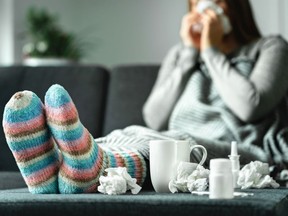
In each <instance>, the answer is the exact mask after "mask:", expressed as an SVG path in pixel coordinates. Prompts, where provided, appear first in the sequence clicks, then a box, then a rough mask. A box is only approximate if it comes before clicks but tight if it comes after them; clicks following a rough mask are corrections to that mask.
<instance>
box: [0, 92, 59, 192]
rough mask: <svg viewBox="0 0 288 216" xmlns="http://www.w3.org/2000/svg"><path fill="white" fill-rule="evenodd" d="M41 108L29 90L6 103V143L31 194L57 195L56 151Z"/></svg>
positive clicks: (19, 93)
mask: <svg viewBox="0 0 288 216" xmlns="http://www.w3.org/2000/svg"><path fill="white" fill-rule="evenodd" d="M43 108H44V106H43V104H42V102H41V100H40V99H39V98H38V97H37V96H36V95H35V94H34V93H33V92H30V91H23V92H18V93H16V94H14V95H13V96H12V98H11V99H10V100H9V102H8V103H7V104H6V106H5V109H4V114H3V122H2V123H3V129H4V133H5V137H6V141H7V143H8V146H9V148H10V150H11V151H12V153H13V156H14V158H15V160H16V163H17V165H18V168H19V170H20V172H21V174H22V176H23V178H24V180H25V182H26V184H27V186H28V189H29V191H30V192H31V193H35V194H37V193H41V194H42V193H44V194H45V193H58V181H57V175H58V169H59V157H58V150H57V147H56V145H55V143H54V141H53V138H52V136H51V134H50V131H49V130H48V127H47V125H46V117H45V114H44V109H43Z"/></svg>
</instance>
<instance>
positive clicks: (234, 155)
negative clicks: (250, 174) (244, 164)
mask: <svg viewBox="0 0 288 216" xmlns="http://www.w3.org/2000/svg"><path fill="white" fill-rule="evenodd" d="M239 157H240V155H238V150H237V142H236V141H232V143H231V154H230V155H229V159H230V161H231V163H232V175H233V184H234V188H238V184H237V181H238V176H239V171H240V162H239Z"/></svg>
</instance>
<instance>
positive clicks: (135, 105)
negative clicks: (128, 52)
mask: <svg viewBox="0 0 288 216" xmlns="http://www.w3.org/2000/svg"><path fill="white" fill-rule="evenodd" d="M158 70H159V65H130V66H119V67H115V68H113V69H112V70H111V73H110V83H109V90H108V99H107V108H106V113H105V121H104V134H108V133H109V132H111V131H112V130H115V129H122V128H124V127H126V126H129V125H145V123H144V120H143V117H142V107H143V104H144V102H145V101H146V99H147V97H148V95H149V93H150V91H151V89H152V87H153V85H154V82H155V79H156V76H157V74H158Z"/></svg>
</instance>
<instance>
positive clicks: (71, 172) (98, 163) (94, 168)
mask: <svg viewBox="0 0 288 216" xmlns="http://www.w3.org/2000/svg"><path fill="white" fill-rule="evenodd" d="M96 159H97V160H95V162H94V163H93V164H91V166H90V167H89V168H87V169H83V168H82V169H77V168H75V167H71V166H69V164H68V163H63V165H62V167H61V170H60V173H61V174H62V175H64V176H66V177H67V178H69V179H71V180H73V181H79V182H85V181H87V179H88V178H89V176H90V177H91V176H93V178H95V177H97V176H98V175H99V173H100V170H101V167H102V166H103V165H104V164H103V161H104V160H103V159H104V157H103V151H102V150H100V149H99V151H98V157H96ZM81 166H82V165H81ZM91 180H92V179H89V181H91Z"/></svg>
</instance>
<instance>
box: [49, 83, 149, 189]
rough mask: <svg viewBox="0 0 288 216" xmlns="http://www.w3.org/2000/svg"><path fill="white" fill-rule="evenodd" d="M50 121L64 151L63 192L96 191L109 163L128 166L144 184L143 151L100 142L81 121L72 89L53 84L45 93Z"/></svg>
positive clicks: (132, 173) (61, 167)
mask: <svg viewBox="0 0 288 216" xmlns="http://www.w3.org/2000/svg"><path fill="white" fill-rule="evenodd" d="M45 109H46V115H47V122H48V125H49V127H50V129H51V132H52V134H53V136H54V139H55V140H56V142H57V144H58V146H59V148H60V149H61V151H62V154H63V163H62V165H61V166H60V171H59V175H58V181H59V191H60V193H89V192H96V191H97V187H98V185H99V177H100V176H101V175H104V174H105V171H104V170H105V169H106V168H108V167H117V166H126V167H127V168H128V172H129V173H130V174H131V176H132V177H136V178H137V179H138V183H139V184H142V183H143V181H144V178H145V174H146V166H145V161H144V159H143V157H142V156H141V155H140V154H137V153H135V152H131V151H128V150H121V151H117V152H115V151H114V150H113V149H110V150H109V149H107V150H103V149H102V148H101V147H100V146H98V145H97V144H96V143H95V141H94V139H93V137H92V135H91V134H90V133H89V131H88V130H87V129H86V128H85V127H84V126H83V125H82V124H81V122H80V120H79V117H78V112H77V109H76V107H75V105H74V103H73V101H72V99H71V98H70V96H69V94H68V92H67V91H66V90H65V89H64V88H63V87H62V86H60V85H53V86H51V87H50V88H49V90H48V91H47V93H46V95H45Z"/></svg>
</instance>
